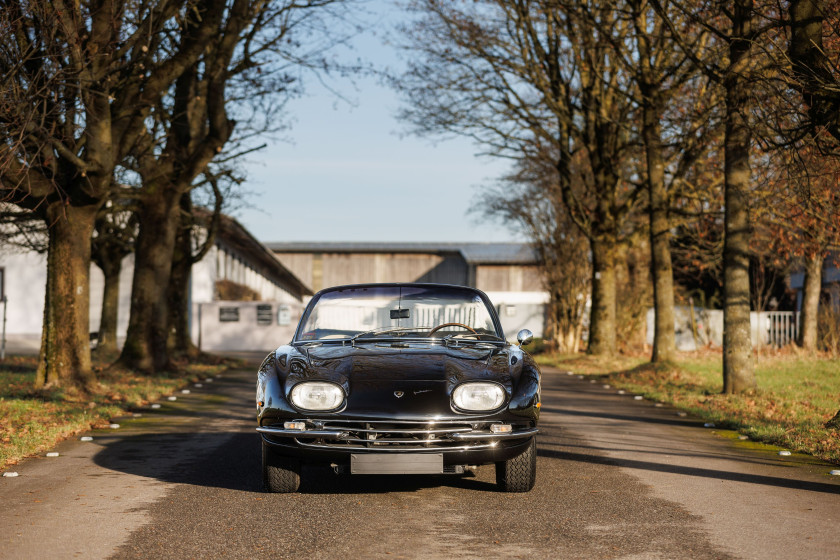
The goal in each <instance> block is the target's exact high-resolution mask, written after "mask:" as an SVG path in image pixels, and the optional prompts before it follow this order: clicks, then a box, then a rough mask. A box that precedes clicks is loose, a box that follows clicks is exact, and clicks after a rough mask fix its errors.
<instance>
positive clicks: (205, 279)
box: [0, 247, 301, 353]
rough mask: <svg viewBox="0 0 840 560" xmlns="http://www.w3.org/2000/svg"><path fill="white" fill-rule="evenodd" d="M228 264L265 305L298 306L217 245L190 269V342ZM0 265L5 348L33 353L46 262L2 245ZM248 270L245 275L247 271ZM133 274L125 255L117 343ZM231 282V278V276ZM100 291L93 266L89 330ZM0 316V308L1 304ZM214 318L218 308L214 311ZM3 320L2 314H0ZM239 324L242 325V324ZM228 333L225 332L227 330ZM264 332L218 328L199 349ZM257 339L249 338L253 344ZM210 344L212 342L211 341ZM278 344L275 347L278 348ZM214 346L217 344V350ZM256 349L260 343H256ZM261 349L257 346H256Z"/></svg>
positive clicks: (225, 346) (231, 345)
mask: <svg viewBox="0 0 840 560" xmlns="http://www.w3.org/2000/svg"><path fill="white" fill-rule="evenodd" d="M225 261H227V263H228V266H227V271H228V273H233V274H235V276H234V277H235V278H238V279H239V280H236V281H239V282H241V283H245V284H246V285H248V286H249V287H251V288H252V289H254V290H256V291H258V292H260V294H261V295H262V298H263V299H264V300H265V301H266V302H269V303H283V304H288V305H292V306H298V307H300V306H301V303H300V301H298V300H297V299H296V298H295V297H294V296H292V295H291V294H290V293H289V292H287V291H285V290H284V289H282V288H281V287H279V286H276V285H274V284H272V283H271V282H270V281H269V280H268V279H266V278H264V277H263V276H261V275H259V274H258V273H257V272H256V270H254V269H252V268H250V267H247V266H245V265H244V264H243V263H242V262H241V261H239V262H237V264H236V265H235V266H231V265H230V263H231V262H233V259H232V258H231V257H230V255H228V254H226V253H225V252H224V251H220V250H219V249H218V247H213V248H212V249H211V250H210V251H208V253H207V255H206V256H205V257H204V259H202V260H201V262H199V263H196V264H195V265H194V266H193V270H192V279H191V295H190V299H191V302H190V303H191V305H192V308H193V321H192V329H191V330H192V335H193V341H194V342H195V343H196V344H197V343H198V332H199V330H198V325H197V311H198V307H197V305H198V304H199V303H202V304H204V303H208V302H212V301H213V296H214V291H215V282H216V280H221V279H225V278H230V277H229V276H226V275H225V273H224V271H225V268H222V269H221V273H220V270H219V265H220V264H222V265H223V264H224V262H225ZM0 267H2V268H3V269H4V276H5V293H6V296H7V298H8V309H7V317H6V348H7V351H8V352H26V353H32V352H37V351H38V349H39V347H40V344H41V325H42V323H43V315H44V296H45V291H46V285H47V259H46V255H40V254H38V253H35V252H33V251H24V250H22V249H21V250H18V249H16V248H13V247H2V249H1V250H0ZM246 271H247V272H246ZM133 276H134V255H129V256H128V257H126V258H125V259H124V260H123V266H122V272H121V273H120V296H119V301H120V305H119V309H118V311H117V340H118V342H122V340H124V339H125V333H126V331H127V330H128V319H129V312H130V309H131V283H132V279H133ZM230 279H233V278H230ZM103 288H104V276H103V274H102V271H101V270H99V268H98V267H97V266H96V265H94V264H92V265H91V269H90V331H91V332H96V331H98V330H99V320H100V317H101V313H102V295H103V293H102V292H103ZM255 305H256V304H254V309H253V313H254V321H256V307H255ZM0 313H2V304H0ZM217 314H218V310H217ZM297 317H299V313H298V315H297V316H296V317H295V319H294V325H293V326H292V331H291V332H292V333H293V332H294V326H295V325H297ZM0 319H2V315H0ZM243 324H244V321H243ZM229 331H230V332H229ZM267 332H268V331H265V330H264V329H263V330H258V331H254V333H250V332H249V331H247V330H246V331H245V332H244V333H239V332H237V331H235V329H224V330H220V331H219V332H218V334H214V335H212V336H211V337H210V338H209V339H208V340H207V342H206V343H205V344H204V350H211V351H212V350H233V349H235V347H236V346H237V344H241V343H239V342H237V340H240V339H242V337H243V336H244V337H245V338H247V337H248V336H250V335H252V334H255V333H259V335H260V336H262V335H266V333H267ZM223 334H225V336H227V335H229V336H231V337H232V338H231V339H230V340H223V338H224V337H223V336H222V335H223ZM278 336H279V337H280V338H283V337H286V338H285V339H284V342H286V341H288V340H291V334H289V335H288V336H287V335H286V331H284V330H280V331H279V334H277V333H275V334H273V335H270V336H269V335H266V337H265V339H266V340H269V339H271V340H274V339H275V338H276V337H278ZM258 340H262V339H260V338H256V339H254V342H255V343H256V341H258ZM214 341H215V342H214ZM281 343H282V342H280V343H277V344H275V345H274V347H276V346H279V345H280V344H281ZM213 344H217V345H219V347H218V348H216V347H214V346H213ZM258 346H259V345H258ZM257 349H258V350H262V347H258V348H257Z"/></svg>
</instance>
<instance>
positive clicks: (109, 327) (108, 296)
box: [96, 258, 122, 358]
mask: <svg viewBox="0 0 840 560" xmlns="http://www.w3.org/2000/svg"><path fill="white" fill-rule="evenodd" d="M97 265H98V266H99V268H100V269H101V270H102V275H103V276H104V278H105V286H104V289H103V293H102V313H101V314H100V316H99V337H98V342H97V344H96V354H98V355H99V357H100V358H101V357H107V356H110V355H112V354H115V353H116V352H117V318H118V311H119V307H120V272H121V271H122V258H116V259H114V260H110V261H103V262H98V263H97ZM112 358H113V356H112Z"/></svg>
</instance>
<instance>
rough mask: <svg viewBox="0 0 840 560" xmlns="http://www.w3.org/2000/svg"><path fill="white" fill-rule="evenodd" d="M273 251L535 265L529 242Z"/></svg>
mask: <svg viewBox="0 0 840 560" xmlns="http://www.w3.org/2000/svg"><path fill="white" fill-rule="evenodd" d="M265 246H266V247H268V248H269V249H271V250H272V251H274V252H275V253H369V254H372V253H432V254H438V255H441V254H459V255H460V256H461V257H462V258H463V259H464V260H465V261H466V262H467V263H469V264H537V263H538V262H539V258H538V256H537V253H536V251H534V249H533V248H532V247H531V245H530V244H528V243H514V242H501V243H496V242H464V243H458V242H409V241H406V242H401V241H396V242H381V241H371V242H357V241H350V242H345V241H316V242H310V241H292V242H268V243H266V244H265Z"/></svg>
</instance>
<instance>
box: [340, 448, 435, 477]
mask: <svg viewBox="0 0 840 560" xmlns="http://www.w3.org/2000/svg"><path fill="white" fill-rule="evenodd" d="M350 473H351V474H441V473H443V453H353V454H352V455H350Z"/></svg>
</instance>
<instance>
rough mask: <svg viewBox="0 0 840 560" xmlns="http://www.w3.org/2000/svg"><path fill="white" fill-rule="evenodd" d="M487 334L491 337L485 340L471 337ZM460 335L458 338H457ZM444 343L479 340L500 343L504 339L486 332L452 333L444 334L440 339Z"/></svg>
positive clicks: (477, 341) (476, 341)
mask: <svg viewBox="0 0 840 560" xmlns="http://www.w3.org/2000/svg"><path fill="white" fill-rule="evenodd" d="M482 336H488V337H492V338H491V339H489V340H485V339H482V338H473V337H482ZM459 337H460V338H459ZM441 342H443V344H444V345H447V346H448V345H449V343H450V342H454V343H458V342H472V343H479V342H486V343H488V344H493V345H495V344H500V343H504V339H502V338H501V337H498V336H496V335H494V334H487V333H452V334H448V335H446V336H444V337H443V338H442V339H441Z"/></svg>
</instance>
